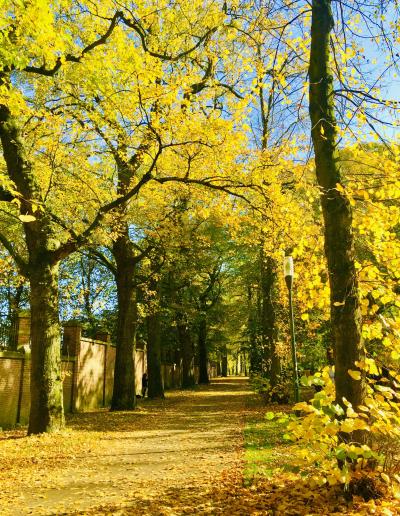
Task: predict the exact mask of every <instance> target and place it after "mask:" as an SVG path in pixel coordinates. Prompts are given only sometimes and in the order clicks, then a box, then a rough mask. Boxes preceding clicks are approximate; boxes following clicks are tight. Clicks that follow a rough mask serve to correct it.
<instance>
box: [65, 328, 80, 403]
mask: <svg viewBox="0 0 400 516" xmlns="http://www.w3.org/2000/svg"><path fill="white" fill-rule="evenodd" d="M63 327H64V337H63V350H64V352H65V353H66V354H67V355H68V356H70V357H75V361H74V367H73V373H72V391H71V412H75V410H76V403H77V399H78V378H79V367H80V354H81V335H82V326H81V323H80V322H79V321H74V320H72V321H66V322H64V323H63Z"/></svg>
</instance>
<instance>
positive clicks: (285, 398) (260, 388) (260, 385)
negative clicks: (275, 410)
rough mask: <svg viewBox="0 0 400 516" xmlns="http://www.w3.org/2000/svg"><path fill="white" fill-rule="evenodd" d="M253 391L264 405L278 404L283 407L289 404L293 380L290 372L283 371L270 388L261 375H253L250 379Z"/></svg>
mask: <svg viewBox="0 0 400 516" xmlns="http://www.w3.org/2000/svg"><path fill="white" fill-rule="evenodd" d="M251 385H252V387H253V389H254V390H255V391H256V392H258V393H259V394H260V395H261V397H262V398H263V400H264V403H265V404H267V403H278V404H280V405H284V404H287V403H289V401H290V397H291V394H292V390H293V380H292V378H291V376H290V371H289V370H287V369H283V370H282V372H281V374H280V375H279V376H278V379H277V384H276V385H274V386H271V382H270V380H269V379H268V378H265V377H264V376H261V375H255V376H253V377H252V379H251Z"/></svg>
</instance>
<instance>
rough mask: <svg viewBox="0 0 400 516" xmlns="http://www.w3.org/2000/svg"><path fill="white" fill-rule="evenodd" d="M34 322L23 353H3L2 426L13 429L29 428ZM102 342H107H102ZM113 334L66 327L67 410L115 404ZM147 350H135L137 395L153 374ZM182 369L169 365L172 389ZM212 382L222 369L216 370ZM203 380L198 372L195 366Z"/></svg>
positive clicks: (25, 332)
mask: <svg viewBox="0 0 400 516" xmlns="http://www.w3.org/2000/svg"><path fill="white" fill-rule="evenodd" d="M29 327H30V325H29V317H27V316H26V314H24V315H23V317H21V320H20V321H19V325H18V328H19V331H20V333H21V334H20V335H18V340H17V342H18V343H19V346H20V348H19V350H18V351H3V352H0V427H2V428H7V427H11V426H14V425H16V424H18V423H20V424H26V423H27V422H28V418H29V405H30V391H29V389H30V368H31V363H30V354H29V347H28V346H27V343H28V342H29V341H30V335H29ZM100 339H101V340H100ZM109 340H110V339H109V336H108V335H107V334H99V335H97V339H87V338H83V337H82V335H81V327H80V326H79V324H78V323H77V322H74V321H71V322H69V323H67V324H66V325H65V326H64V342H63V344H64V345H63V355H64V356H63V357H62V363H61V369H62V378H63V400H64V411H65V412H66V413H68V412H72V411H82V412H83V411H88V410H96V409H98V408H101V407H107V406H109V405H110V403H111V398H112V392H113V381H114V364H115V347H114V346H113V345H112V344H111V343H110V341H109ZM146 362H147V361H146V352H145V350H144V349H137V350H136V351H135V375H136V393H138V394H139V393H140V392H141V390H142V376H143V373H144V371H146V369H147V363H146ZM181 374H182V372H181V368H180V366H179V364H163V365H162V375H163V381H164V387H165V388H166V389H171V388H172V389H173V388H178V387H179V386H180V384H181ZM209 374H210V377H213V376H215V375H216V368H215V367H214V365H210V368H209ZM195 376H196V379H197V377H198V367H195Z"/></svg>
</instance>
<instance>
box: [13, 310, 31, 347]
mask: <svg viewBox="0 0 400 516" xmlns="http://www.w3.org/2000/svg"><path fill="white" fill-rule="evenodd" d="M16 332H17V335H16V337H17V338H16V348H17V350H20V349H21V348H24V347H25V346H30V345H31V313H30V311H29V310H21V311H20V312H19V313H18V315H17V328H16Z"/></svg>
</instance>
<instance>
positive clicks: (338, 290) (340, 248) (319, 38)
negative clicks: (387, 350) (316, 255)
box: [309, 0, 365, 409]
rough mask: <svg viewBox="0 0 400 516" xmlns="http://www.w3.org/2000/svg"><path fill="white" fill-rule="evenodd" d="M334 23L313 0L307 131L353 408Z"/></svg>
mask: <svg viewBox="0 0 400 516" xmlns="http://www.w3.org/2000/svg"><path fill="white" fill-rule="evenodd" d="M333 26H334V21H333V15H332V9H331V1H330V0H313V2H312V27H311V55H310V67H309V80H310V86H309V95H310V106H309V110H310V119H311V124H312V129H311V135H312V140H313V144H314V152H315V167H316V174H317V181H318V184H319V186H320V188H321V204H322V212H323V217H324V232H325V255H326V259H327V264H328V271H329V282H330V290H331V324H332V334H333V342H334V352H335V385H336V399H337V402H338V403H340V404H342V405H343V398H346V399H347V400H348V401H349V402H351V403H352V405H353V407H354V408H355V409H356V408H357V407H358V405H360V404H362V403H363V399H364V396H365V375H364V372H363V371H361V380H359V381H357V380H354V379H352V378H351V377H350V376H349V374H348V370H349V369H356V367H355V365H354V362H355V361H362V360H364V358H365V350H364V346H363V342H362V338H361V311H360V305H359V290H358V282H357V275H356V269H355V254H354V237H353V230H352V209H351V205H350V203H349V200H348V198H347V196H346V195H345V193H344V191H343V187H342V186H341V172H340V166H339V155H338V150H337V124H336V119H335V113H334V93H333V75H332V71H331V69H330V65H329V59H330V34H331V31H332V29H333Z"/></svg>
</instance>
